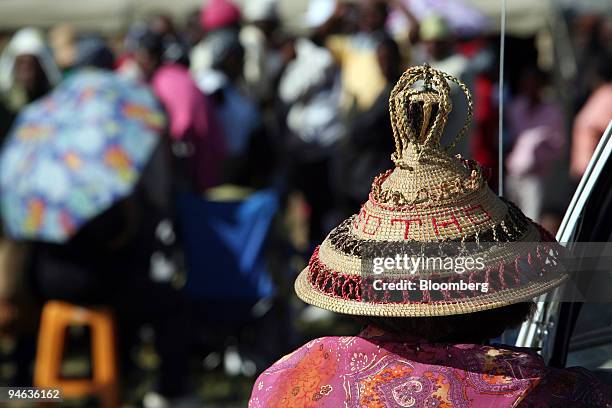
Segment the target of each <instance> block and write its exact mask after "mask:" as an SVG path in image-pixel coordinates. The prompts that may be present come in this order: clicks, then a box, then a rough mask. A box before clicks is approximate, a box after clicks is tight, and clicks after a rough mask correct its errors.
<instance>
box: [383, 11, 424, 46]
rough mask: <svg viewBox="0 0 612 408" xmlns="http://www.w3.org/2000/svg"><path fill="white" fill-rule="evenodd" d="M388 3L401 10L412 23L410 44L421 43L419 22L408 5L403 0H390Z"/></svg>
mask: <svg viewBox="0 0 612 408" xmlns="http://www.w3.org/2000/svg"><path fill="white" fill-rule="evenodd" d="M388 1H389V5H390V6H392V7H395V8H396V9H397V10H399V11H400V12H401V13H402V14H403V15H404V17H406V19H407V20H408V22H409V23H410V25H409V27H410V31H409V32H408V39H409V40H410V43H411V44H415V43H417V42H418V41H419V20H418V19H417V18H416V16H415V15H414V14H413V13H412V11H410V8H409V7H408V5H407V4H406V2H404V1H403V0H388Z"/></svg>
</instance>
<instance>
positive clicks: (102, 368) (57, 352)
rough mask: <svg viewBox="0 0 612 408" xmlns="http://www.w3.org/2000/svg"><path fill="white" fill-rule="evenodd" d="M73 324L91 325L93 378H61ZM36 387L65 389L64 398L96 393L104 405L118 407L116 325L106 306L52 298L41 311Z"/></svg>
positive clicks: (35, 368) (63, 391)
mask: <svg viewBox="0 0 612 408" xmlns="http://www.w3.org/2000/svg"><path fill="white" fill-rule="evenodd" d="M71 325H86V326H89V327H90V328H91V338H92V340H91V341H92V345H91V349H92V356H91V360H92V378H91V379H62V378H61V377H60V371H61V364H62V357H63V355H64V344H65V337H66V329H67V328H68V327H69V326H71ZM34 386H36V387H57V388H61V389H62V396H63V397H64V398H71V397H85V396H97V397H98V398H99V399H100V401H101V403H102V405H101V406H103V407H105V408H116V407H118V406H119V388H118V377H117V353H116V350H115V325H114V320H113V316H112V314H111V312H110V311H108V310H106V309H90V308H85V307H80V306H75V305H72V304H69V303H65V302H59V301H50V302H47V303H46V304H45V306H44V307H43V311H42V317H41V322H40V331H39V333H38V349H37V351H36V363H35V367H34Z"/></svg>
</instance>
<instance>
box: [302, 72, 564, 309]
mask: <svg viewBox="0 0 612 408" xmlns="http://www.w3.org/2000/svg"><path fill="white" fill-rule="evenodd" d="M449 82H455V83H457V84H458V86H459V88H460V89H461V90H462V91H463V92H464V93H465V96H466V98H467V101H468V112H467V117H466V123H465V125H464V127H463V128H462V129H461V131H460V132H459V133H458V134H457V135H456V137H455V138H454V139H453V141H452V142H451V143H450V144H449V145H448V146H442V145H441V136H442V133H443V131H444V127H445V126H446V123H447V120H448V115H449V113H450V112H451V109H452V106H451V102H450V85H449ZM420 84H422V86H419V85H420ZM389 110H390V115H391V122H392V128H393V136H394V140H395V152H394V153H393V155H392V157H391V158H392V160H393V162H394V163H395V168H394V169H391V170H388V171H386V172H385V173H383V174H381V175H380V176H378V177H377V178H376V179H375V180H374V182H373V184H372V191H371V193H370V196H369V199H368V201H367V202H366V203H364V205H363V206H362V208H361V211H360V212H359V214H356V215H354V216H352V217H351V218H349V219H347V220H345V221H344V222H342V223H341V224H340V225H339V226H338V227H336V228H335V229H334V230H333V231H332V232H331V233H330V234H329V235H328V236H327V238H326V239H325V240H324V241H323V243H322V244H321V246H320V247H319V248H317V250H316V251H315V253H314V254H313V256H312V258H311V261H310V263H309V266H308V267H307V268H305V269H304V270H303V271H302V272H301V273H300V275H299V276H298V278H297V280H296V283H295V290H296V293H297V295H298V296H299V297H300V298H301V299H302V300H304V301H305V302H307V303H310V304H312V305H315V306H318V307H322V308H324V309H328V310H331V311H334V312H338V313H346V314H354V315H371V316H443V315H450V314H460V313H471V312H476V311H480V310H486V309H492V308H496V307H501V306H505V305H509V304H513V303H517V302H521V301H525V300H528V299H531V298H533V297H535V296H537V295H539V294H542V293H544V292H546V291H548V290H550V289H552V288H554V287H556V286H557V285H559V284H561V283H562V282H563V281H564V280H565V279H566V277H567V276H566V273H565V271H564V269H563V267H562V265H557V264H555V263H554V262H553V263H552V264H551V263H550V262H549V261H550V260H551V255H550V253H551V251H552V253H553V255H552V258H553V260H554V258H555V256H556V255H554V254H556V253H558V251H559V250H560V248H561V247H560V246H559V245H558V244H557V243H556V242H554V238H552V237H551V236H550V234H548V233H547V232H546V231H544V230H543V229H542V228H541V227H540V226H538V225H536V224H534V223H533V222H532V221H531V220H529V219H528V218H527V217H525V215H524V214H523V213H522V212H521V211H520V210H519V209H518V208H517V207H516V206H514V205H513V204H512V203H510V202H508V201H505V200H503V199H500V198H499V197H497V196H496V195H495V193H493V191H491V189H490V188H489V187H488V186H487V183H486V180H485V177H484V175H483V170H482V169H481V168H480V166H479V165H478V164H477V163H476V162H474V161H471V160H465V159H463V158H461V157H459V156H452V155H451V154H450V153H449V150H451V149H452V148H453V147H454V146H455V144H456V143H457V142H458V140H459V139H460V138H461V137H463V136H464V134H465V133H466V131H467V129H468V128H469V125H470V121H471V118H472V111H473V103H472V97H471V94H470V92H469V90H468V89H467V87H466V86H465V84H463V83H462V82H461V81H459V80H457V79H456V78H453V77H452V76H450V75H448V74H446V73H443V72H441V71H438V70H435V69H433V68H431V67H429V66H427V65H423V66H418V67H413V68H410V69H408V70H407V71H406V72H405V73H404V74H403V75H402V77H401V78H400V80H399V81H398V83H397V84H396V86H395V87H394V89H393V91H392V92H391V97H390V100H389ZM551 241H553V242H551ZM406 242H413V243H414V242H418V243H424V244H439V245H441V244H443V243H449V242H450V243H455V244H456V245H461V244H462V243H479V242H483V243H484V242H489V243H493V244H496V243H497V245H493V246H491V245H487V246H486V247H485V249H482V250H481V251H480V252H479V251H478V250H472V252H471V253H469V254H468V255H469V256H471V257H478V256H482V257H483V259H485V268H484V269H482V270H475V271H469V272H467V273H466V274H465V275H463V274H462V275H457V274H456V273H454V272H452V271H434V273H433V275H432V274H431V273H432V271H431V270H428V271H423V270H419V271H417V273H416V274H415V275H414V276H413V277H412V278H413V279H415V280H418V279H420V278H422V277H427V278H432V276H433V280H435V281H437V282H442V283H444V282H446V283H448V282H455V281H457V279H460V278H462V277H463V278H465V279H466V280H469V281H470V282H486V283H489V284H490V285H491V290H490V291H489V292H475V291H471V292H466V291H449V290H443V291H439V293H434V292H431V293H430V291H427V290H425V291H423V292H422V293H416V294H415V293H411V294H402V295H401V296H403V297H400V301H398V300H397V298H393V297H392V296H391V295H390V294H389V293H383V294H380V295H379V294H376V296H366V295H367V293H366V292H367V291H368V290H371V288H368V286H367V285H368V282H369V281H368V277H367V271H364V270H362V267H363V265H364V264H363V262H364V258H363V257H364V253H363V249H364V247H365V246H367V245H373V244H378V245H383V246H384V245H389V247H388V248H392V246H393V245H394V244H399V243H406ZM538 243H542V244H538ZM385 248H386V247H385ZM388 256H390V257H394V254H393V253H389V254H388ZM397 276H398V277H403V276H402V275H401V272H400V273H399V274H398V275H397ZM368 293H370V292H368Z"/></svg>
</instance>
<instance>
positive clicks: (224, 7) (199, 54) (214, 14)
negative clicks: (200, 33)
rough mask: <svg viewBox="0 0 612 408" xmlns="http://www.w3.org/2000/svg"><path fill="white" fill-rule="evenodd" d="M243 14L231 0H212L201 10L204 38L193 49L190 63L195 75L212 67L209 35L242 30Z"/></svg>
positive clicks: (205, 3)
mask: <svg viewBox="0 0 612 408" xmlns="http://www.w3.org/2000/svg"><path fill="white" fill-rule="evenodd" d="M241 18H242V14H241V12H240V9H239V8H238V6H236V5H235V4H234V3H233V2H232V1H231V0H210V1H206V2H204V4H203V5H202V8H201V10H200V24H201V26H202V29H203V30H204V37H203V39H202V40H201V41H200V42H199V43H198V44H196V45H195V46H194V47H193V48H192V49H191V54H190V65H189V69H190V70H191V72H192V74H193V75H194V77H196V78H197V77H198V76H199V75H200V74H201V73H202V72H204V71H206V70H207V69H210V67H211V63H212V61H211V59H212V56H211V53H212V51H211V46H210V44H209V43H208V37H209V36H210V35H211V34H212V33H215V32H219V31H228V32H230V33H233V34H235V35H238V33H239V32H240V20H241Z"/></svg>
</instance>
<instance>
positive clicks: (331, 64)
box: [278, 0, 344, 242]
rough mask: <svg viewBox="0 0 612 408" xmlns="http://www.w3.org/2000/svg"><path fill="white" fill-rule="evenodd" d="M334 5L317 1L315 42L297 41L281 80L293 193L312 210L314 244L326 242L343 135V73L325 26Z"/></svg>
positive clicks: (310, 20) (312, 16) (312, 9)
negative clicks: (333, 163) (334, 171)
mask: <svg viewBox="0 0 612 408" xmlns="http://www.w3.org/2000/svg"><path fill="white" fill-rule="evenodd" d="M334 8H335V2H333V0H330V1H326V0H323V1H314V2H311V3H310V4H309V9H308V11H307V13H306V18H305V20H306V22H307V24H308V26H309V27H308V28H310V29H311V30H312V32H313V33H312V35H311V37H310V38H298V39H297V40H296V41H295V45H294V50H295V58H293V59H292V60H291V61H290V62H289V63H288V64H287V68H286V69H285V71H284V72H283V74H282V76H281V79H280V82H279V101H280V105H281V106H282V107H281V108H280V109H278V111H279V112H286V115H282V118H281V128H282V129H284V133H285V134H286V135H287V136H286V137H285V138H284V143H283V144H284V147H283V150H284V151H285V152H286V154H285V155H284V157H285V158H286V162H285V163H284V165H285V167H286V168H287V172H288V181H289V189H290V190H297V191H300V192H301V193H302V194H303V195H304V198H305V200H306V202H307V204H308V206H309V207H310V211H309V217H308V229H309V234H308V235H309V237H310V241H311V242H315V241H317V240H319V239H321V238H323V237H324V236H325V235H326V234H327V232H328V229H327V227H326V218H329V214H330V212H331V211H332V209H333V204H332V200H330V199H329V198H330V196H331V194H332V192H331V183H330V171H331V169H330V164H331V159H332V157H333V155H334V153H335V150H336V147H337V144H338V142H339V140H340V139H341V137H342V135H343V134H344V123H343V121H342V114H341V111H340V95H341V83H340V73H339V70H338V67H337V66H336V64H335V61H334V57H333V55H332V54H331V52H330V51H329V49H328V48H326V47H324V43H325V40H326V36H325V34H324V33H323V31H322V30H320V26H321V25H322V24H324V23H325V22H326V21H327V20H328V19H329V18H330V16H331V14H332V13H333V12H334Z"/></svg>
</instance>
